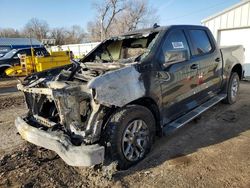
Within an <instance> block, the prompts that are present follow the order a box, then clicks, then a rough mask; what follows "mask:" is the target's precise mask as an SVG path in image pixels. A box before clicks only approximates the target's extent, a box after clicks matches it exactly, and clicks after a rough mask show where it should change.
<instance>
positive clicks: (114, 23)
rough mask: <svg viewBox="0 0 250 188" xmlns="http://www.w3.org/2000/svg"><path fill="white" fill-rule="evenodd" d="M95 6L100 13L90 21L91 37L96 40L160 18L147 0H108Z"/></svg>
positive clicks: (147, 24)
mask: <svg viewBox="0 0 250 188" xmlns="http://www.w3.org/2000/svg"><path fill="white" fill-rule="evenodd" d="M94 7H95V9H96V11H97V12H98V13H99V14H100V15H97V16H96V19H95V21H93V22H89V23H88V32H89V38H90V40H94V41H96V40H98V39H99V40H101V39H102V38H107V37H109V36H111V35H117V34H120V33H124V32H127V31H131V30H134V29H137V28H143V27H146V26H149V25H153V23H155V22H157V20H158V16H157V15H156V11H155V10H153V9H152V8H150V7H149V5H148V1H147V0H120V1H119V0H106V1H105V2H104V3H102V4H95V6H94Z"/></svg>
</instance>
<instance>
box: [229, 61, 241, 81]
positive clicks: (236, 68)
mask: <svg viewBox="0 0 250 188" xmlns="http://www.w3.org/2000/svg"><path fill="white" fill-rule="evenodd" d="M233 72H236V73H237V74H238V75H239V78H240V79H242V77H243V71H242V66H241V65H240V64H237V65H235V66H234V67H233V68H232V71H231V73H233Z"/></svg>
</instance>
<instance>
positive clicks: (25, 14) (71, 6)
mask: <svg viewBox="0 0 250 188" xmlns="http://www.w3.org/2000/svg"><path fill="white" fill-rule="evenodd" d="M99 1H100V0H99ZM92 2H93V1H92V0H71V1H70V0H42V1H36V0H0V17H1V21H0V28H7V27H12V28H16V29H20V28H22V27H23V26H24V25H25V23H27V21H28V20H29V19H31V18H33V17H36V18H39V19H43V20H46V21H47V22H48V24H49V25H50V27H69V26H71V25H75V24H77V25H81V26H83V27H86V25H87V23H88V21H90V20H91V19H93V18H94V17H95V15H96V12H95V10H94V9H93V6H92ZM238 2H240V0H149V4H150V6H153V7H154V8H155V9H156V10H158V11H157V12H158V15H159V18H160V23H159V24H160V25H170V24H200V21H201V20H202V19H204V18H206V17H208V16H210V15H212V14H214V13H217V12H219V11H222V10H223V9H225V8H228V7H230V6H232V5H234V4H236V3H238Z"/></svg>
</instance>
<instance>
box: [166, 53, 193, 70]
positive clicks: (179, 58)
mask: <svg viewBox="0 0 250 188" xmlns="http://www.w3.org/2000/svg"><path fill="white" fill-rule="evenodd" d="M164 55H165V63H164V64H163V65H164V67H167V66H169V65H171V64H174V63H179V62H183V61H187V60H189V53H188V51H187V50H174V51H167V52H166V53H165V54H164Z"/></svg>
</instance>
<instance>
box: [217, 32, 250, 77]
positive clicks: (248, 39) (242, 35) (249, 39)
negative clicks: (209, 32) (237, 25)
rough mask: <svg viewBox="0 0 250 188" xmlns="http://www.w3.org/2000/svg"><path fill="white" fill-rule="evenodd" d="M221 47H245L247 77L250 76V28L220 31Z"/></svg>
mask: <svg viewBox="0 0 250 188" xmlns="http://www.w3.org/2000/svg"><path fill="white" fill-rule="evenodd" d="M219 36H220V40H219V41H220V45H221V46H228V45H239V44H240V45H243V46H244V48H245V50H246V51H245V58H246V60H245V63H246V65H245V66H244V67H245V70H246V72H245V75H246V76H250V28H247V29H232V30H223V31H220V34H219Z"/></svg>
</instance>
